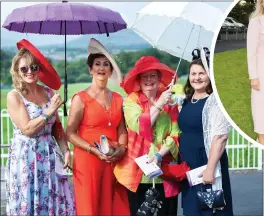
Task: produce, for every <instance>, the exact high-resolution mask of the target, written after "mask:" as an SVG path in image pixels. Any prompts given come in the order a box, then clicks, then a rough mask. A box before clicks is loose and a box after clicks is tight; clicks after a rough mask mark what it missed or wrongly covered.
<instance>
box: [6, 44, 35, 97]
mask: <svg viewBox="0 0 264 216" xmlns="http://www.w3.org/2000/svg"><path fill="white" fill-rule="evenodd" d="M21 59H26V61H27V63H28V64H29V65H32V64H37V65H39V62H38V60H37V59H36V58H35V57H34V56H33V55H32V54H31V53H30V52H29V51H28V50H27V49H25V48H22V49H20V50H19V51H18V52H17V54H16V55H15V56H14V58H13V60H12V65H11V68H10V73H11V76H12V81H13V86H14V88H15V89H16V90H17V91H18V92H20V93H22V94H27V93H28V89H27V87H26V83H25V82H24V81H23V79H22V77H21V76H20V74H19V63H20V60H21Z"/></svg>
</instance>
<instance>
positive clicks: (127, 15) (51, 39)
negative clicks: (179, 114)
mask: <svg viewBox="0 0 264 216" xmlns="http://www.w3.org/2000/svg"><path fill="white" fill-rule="evenodd" d="M70 2H77V1H70ZM39 3H50V2H1V26H2V25H3V23H4V21H5V19H6V17H7V16H8V15H9V14H10V13H11V12H12V11H13V10H14V9H15V8H19V7H26V6H30V5H34V4H39ZM82 3H84V4H93V5H98V6H102V7H106V8H109V9H111V10H114V11H117V12H119V13H120V14H121V16H122V17H123V19H124V20H125V21H126V22H127V24H128V27H129V26H130V25H131V24H132V23H133V21H134V19H135V16H136V12H137V11H138V10H140V9H141V8H143V7H144V6H146V5H147V4H148V2H82ZM7 35H8V37H10V39H12V40H14V41H16V40H20V39H22V38H27V39H29V40H30V39H32V40H33V41H35V40H36V37H37V36H39V37H40V38H41V40H40V41H41V44H43V45H45V44H57V43H64V39H63V38H62V37H61V36H55V35H46V36H43V35H41V36H40V35H33V34H22V33H18V32H7V30H5V29H3V28H2V29H1V37H6V36H7ZM76 37H80V36H79V35H77V36H67V40H68V41H70V40H73V39H75V38H76Z"/></svg>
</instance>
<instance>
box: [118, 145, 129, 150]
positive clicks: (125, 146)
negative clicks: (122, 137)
mask: <svg viewBox="0 0 264 216" xmlns="http://www.w3.org/2000/svg"><path fill="white" fill-rule="evenodd" d="M120 146H123V147H124V148H125V150H126V151H127V145H126V144H119V145H118V147H120Z"/></svg>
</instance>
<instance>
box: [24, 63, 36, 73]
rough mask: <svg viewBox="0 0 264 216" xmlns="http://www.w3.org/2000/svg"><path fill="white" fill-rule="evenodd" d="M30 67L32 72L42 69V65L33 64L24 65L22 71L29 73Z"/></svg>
mask: <svg viewBox="0 0 264 216" xmlns="http://www.w3.org/2000/svg"><path fill="white" fill-rule="evenodd" d="M29 69H30V70H31V72H37V71H39V70H40V67H39V66H38V65H31V66H30V67H27V66H24V67H21V68H20V71H21V72H22V73H27V72H28V70H29Z"/></svg>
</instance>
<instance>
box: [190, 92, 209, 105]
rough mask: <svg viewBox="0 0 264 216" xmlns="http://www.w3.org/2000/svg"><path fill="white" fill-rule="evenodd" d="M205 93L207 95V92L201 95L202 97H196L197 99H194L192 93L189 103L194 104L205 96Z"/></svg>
mask: <svg viewBox="0 0 264 216" xmlns="http://www.w3.org/2000/svg"><path fill="white" fill-rule="evenodd" d="M206 95H207V94H205V95H203V96H202V97H200V98H198V99H194V94H193V96H192V99H191V103H192V104H196V103H197V102H198V101H199V100H201V99H203V98H205V97H206ZM194 100H196V101H194Z"/></svg>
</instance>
